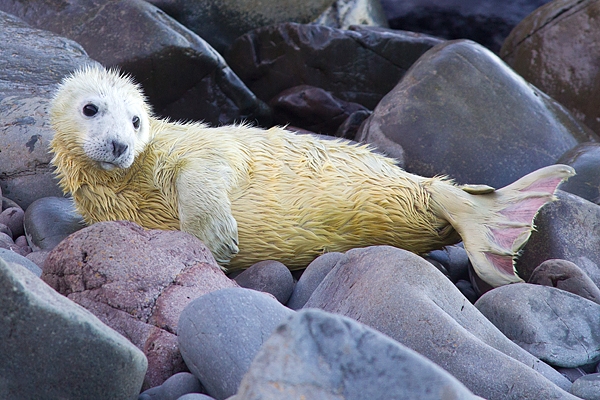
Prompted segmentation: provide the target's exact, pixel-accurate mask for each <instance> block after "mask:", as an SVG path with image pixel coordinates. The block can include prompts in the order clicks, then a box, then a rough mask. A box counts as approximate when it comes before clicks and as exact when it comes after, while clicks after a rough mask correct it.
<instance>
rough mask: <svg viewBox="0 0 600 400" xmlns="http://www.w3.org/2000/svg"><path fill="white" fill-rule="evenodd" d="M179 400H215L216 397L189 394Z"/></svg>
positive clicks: (231, 398) (230, 399)
mask: <svg viewBox="0 0 600 400" xmlns="http://www.w3.org/2000/svg"><path fill="white" fill-rule="evenodd" d="M177 400H214V397H210V396H207V395H205V394H199V393H188V394H185V395H183V396H181V397H180V398H178V399H177ZM229 400H233V397H230V398H229Z"/></svg>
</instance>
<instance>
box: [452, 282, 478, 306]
mask: <svg viewBox="0 0 600 400" xmlns="http://www.w3.org/2000/svg"><path fill="white" fill-rule="evenodd" d="M455 285H456V288H457V289H458V290H460V292H461V293H462V294H463V296H465V297H466V298H467V299H468V300H469V301H470V302H471V304H475V302H476V301H477V299H478V298H479V296H480V294H479V292H478V291H477V290H475V288H474V287H473V284H472V283H471V282H469V281H466V280H464V279H459V280H458V281H456V283H455Z"/></svg>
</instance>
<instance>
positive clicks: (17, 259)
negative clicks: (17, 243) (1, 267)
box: [0, 248, 42, 277]
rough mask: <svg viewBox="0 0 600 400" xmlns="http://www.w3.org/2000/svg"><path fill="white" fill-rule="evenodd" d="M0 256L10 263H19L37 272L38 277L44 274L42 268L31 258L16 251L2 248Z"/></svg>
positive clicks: (34, 272)
mask: <svg viewBox="0 0 600 400" xmlns="http://www.w3.org/2000/svg"><path fill="white" fill-rule="evenodd" d="M0 258H2V259H3V260H4V261H6V262H7V263H9V264H10V263H15V264H19V265H20V266H22V267H24V268H26V269H28V270H29V271H31V272H32V273H33V274H35V275H36V276H38V277H39V276H41V275H42V269H41V268H40V267H39V266H38V265H37V264H35V263H34V262H33V261H31V260H28V259H27V258H25V257H24V256H22V255H20V254H18V253H15V252H14V251H11V250H8V249H2V248H0Z"/></svg>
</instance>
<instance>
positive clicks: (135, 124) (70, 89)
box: [50, 66, 150, 171]
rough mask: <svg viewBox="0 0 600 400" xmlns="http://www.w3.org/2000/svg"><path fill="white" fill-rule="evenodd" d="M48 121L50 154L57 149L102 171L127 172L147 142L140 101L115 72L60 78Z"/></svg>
mask: <svg viewBox="0 0 600 400" xmlns="http://www.w3.org/2000/svg"><path fill="white" fill-rule="evenodd" d="M50 118H51V122H52V126H53V128H54V130H55V137H54V139H53V142H54V143H53V146H52V147H53V148H54V150H55V151H56V148H57V147H60V149H62V150H64V151H68V152H70V153H71V155H72V156H75V157H78V158H84V159H85V160H86V161H89V162H90V164H91V165H92V166H96V167H99V168H101V169H103V170H107V171H111V170H114V169H116V168H121V169H123V168H129V167H130V166H131V164H132V163H133V161H134V159H135V156H136V155H138V154H139V153H140V152H141V151H142V150H143V149H144V147H145V146H146V143H147V142H148V140H149V134H150V126H149V124H150V110H149V108H148V106H147V103H146V100H145V97H144V95H143V93H142V91H141V89H140V87H139V86H138V85H136V84H135V83H134V82H133V81H132V80H131V78H129V77H127V76H124V75H122V74H121V73H119V72H118V71H116V70H106V69H104V68H102V67H97V66H88V67H84V68H82V69H80V70H78V71H76V72H74V73H73V74H72V75H70V76H69V77H67V78H65V79H64V80H63V82H62V83H61V86H60V87H59V89H58V91H57V92H56V95H55V97H54V100H53V102H52V107H51V109H50ZM59 143H60V145H59Z"/></svg>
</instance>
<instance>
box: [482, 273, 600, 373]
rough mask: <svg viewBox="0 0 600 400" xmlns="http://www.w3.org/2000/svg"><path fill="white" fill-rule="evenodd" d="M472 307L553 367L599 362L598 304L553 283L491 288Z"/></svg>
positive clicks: (514, 340)
mask: <svg viewBox="0 0 600 400" xmlns="http://www.w3.org/2000/svg"><path fill="white" fill-rule="evenodd" d="M475 307H477V309H478V310H479V311H481V313H482V314H483V315H485V316H486V317H487V318H488V319H489V320H490V321H491V322H492V323H493V324H494V325H495V326H496V327H497V328H498V329H500V330H501V331H502V333H504V334H505V335H506V336H507V337H508V338H509V339H511V340H512V341H513V342H515V343H516V344H518V345H519V346H521V347H522V348H524V349H525V350H527V351H528V352H530V353H531V354H533V355H534V356H536V357H537V358H539V359H541V360H543V361H546V362H547V363H549V364H551V365H555V366H558V367H565V368H575V367H580V366H583V365H586V364H591V363H597V362H598V361H600V332H599V331H598V326H600V305H599V304H596V303H594V302H591V301H589V300H586V299H584V298H582V297H580V296H576V295H574V294H572V293H568V292H566V291H564V290H559V289H556V288H553V287H548V286H541V285H531V284H527V283H517V284H514V285H505V286H502V287H499V288H496V289H494V290H491V291H489V292H487V293H486V294H484V295H483V296H481V297H480V298H479V300H477V303H475Z"/></svg>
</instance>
